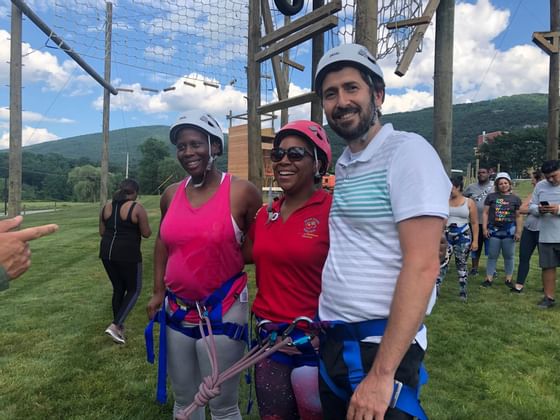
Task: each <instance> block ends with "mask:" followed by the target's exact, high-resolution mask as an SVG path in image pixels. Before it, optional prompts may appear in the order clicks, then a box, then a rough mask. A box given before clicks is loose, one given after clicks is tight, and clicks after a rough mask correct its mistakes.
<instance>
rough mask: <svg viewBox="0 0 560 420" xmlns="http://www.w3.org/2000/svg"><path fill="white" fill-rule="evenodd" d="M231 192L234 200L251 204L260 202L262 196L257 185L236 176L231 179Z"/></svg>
mask: <svg viewBox="0 0 560 420" xmlns="http://www.w3.org/2000/svg"><path fill="white" fill-rule="evenodd" d="M231 192H232V196H233V197H234V198H236V199H241V200H244V201H250V202H252V201H255V200H257V201H258V200H260V196H261V195H260V193H259V191H258V190H257V187H255V184H253V183H252V182H249V181H247V180H246V179H241V178H238V177H236V176H232V177H231Z"/></svg>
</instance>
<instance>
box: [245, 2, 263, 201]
mask: <svg viewBox="0 0 560 420" xmlns="http://www.w3.org/2000/svg"><path fill="white" fill-rule="evenodd" d="M260 39H261V4H260V0H249V40H248V43H247V46H248V48H247V50H248V51H247V82H248V83H247V85H248V86H247V99H248V106H247V124H248V127H247V130H248V133H247V134H248V137H249V139H248V142H249V145H248V153H249V181H251V182H252V183H253V184H255V186H256V187H257V189H258V190H259V191H261V190H262V179H263V157H262V146H261V121H260V118H261V117H260V115H259V114H258V112H257V109H258V108H259V106H260V104H261V89H260V86H261V84H260V79H261V65H260V62H258V61H257V60H256V58H255V55H256V54H257V52H259V50H260V48H259V41H260Z"/></svg>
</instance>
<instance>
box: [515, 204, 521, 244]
mask: <svg viewBox="0 0 560 420" xmlns="http://www.w3.org/2000/svg"><path fill="white" fill-rule="evenodd" d="M522 229H523V215H522V214H521V211H520V209H517V210H516V211H515V234H514V236H513V238H514V239H515V240H516V241H519V239H521V230H522Z"/></svg>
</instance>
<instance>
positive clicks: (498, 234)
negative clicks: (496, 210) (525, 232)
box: [488, 222, 515, 239]
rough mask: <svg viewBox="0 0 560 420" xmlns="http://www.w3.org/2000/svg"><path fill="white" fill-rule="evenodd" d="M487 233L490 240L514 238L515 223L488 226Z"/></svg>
mask: <svg viewBox="0 0 560 420" xmlns="http://www.w3.org/2000/svg"><path fill="white" fill-rule="evenodd" d="M488 232H490V236H491V237H492V238H498V239H508V238H510V239H512V238H513V237H514V236H515V223H512V222H510V223H506V224H503V225H488Z"/></svg>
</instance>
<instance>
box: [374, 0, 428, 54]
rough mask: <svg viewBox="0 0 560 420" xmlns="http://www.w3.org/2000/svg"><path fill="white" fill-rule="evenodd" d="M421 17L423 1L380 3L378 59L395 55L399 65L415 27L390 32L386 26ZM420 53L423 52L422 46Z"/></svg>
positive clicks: (394, 0) (385, 1) (393, 0)
mask: <svg viewBox="0 0 560 420" xmlns="http://www.w3.org/2000/svg"><path fill="white" fill-rule="evenodd" d="M420 16H422V0H382V1H380V3H379V14H378V26H377V40H378V43H377V58H379V59H381V58H384V57H387V56H389V55H390V54H393V53H394V54H395V55H396V58H397V64H398V63H400V59H401V56H402V54H403V53H404V50H405V49H406V46H407V45H408V42H409V41H410V38H411V37H412V34H413V32H414V29H415V27H414V26H407V27H402V28H398V29H394V30H389V29H387V27H386V24H387V23H389V22H398V21H401V20H405V19H412V18H418V17H420ZM419 51H421V44H420V48H419Z"/></svg>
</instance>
